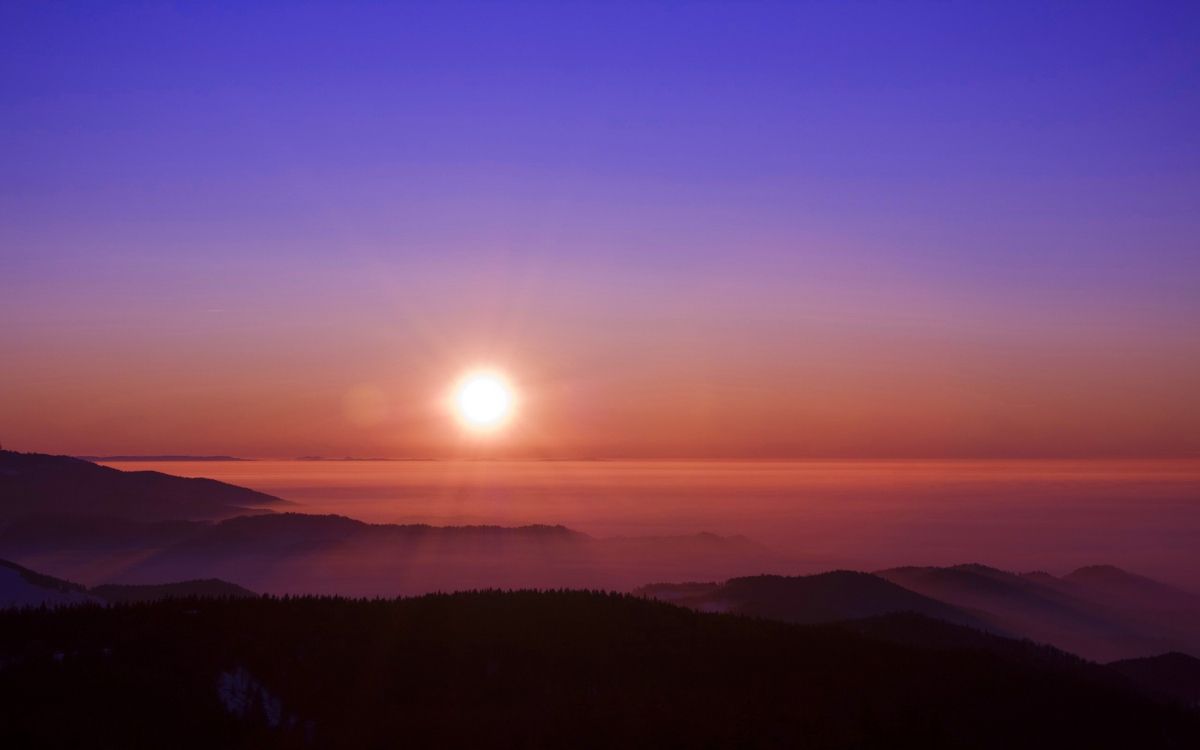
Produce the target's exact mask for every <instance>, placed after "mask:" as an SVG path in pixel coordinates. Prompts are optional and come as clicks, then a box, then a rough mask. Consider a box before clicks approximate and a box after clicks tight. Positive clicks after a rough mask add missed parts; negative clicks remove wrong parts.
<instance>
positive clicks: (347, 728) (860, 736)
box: [0, 592, 1200, 750]
mask: <svg viewBox="0 0 1200 750" xmlns="http://www.w3.org/2000/svg"><path fill="white" fill-rule="evenodd" d="M942 627H945V626H944V625H942ZM0 664H2V665H3V667H0V746H4V747H31V746H38V747H47V746H57V747H82V746H91V747H97V746H105V747H124V748H131V747H180V748H182V747H268V748H270V747H304V746H315V747H347V748H350V747H353V748H369V747H397V746H402V745H403V746H414V747H433V746H437V747H631V746H640V747H696V746H704V747H730V746H741V747H789V748H791V747H799V748H851V747H921V748H939V747H955V748H962V747H980V748H1011V747H1022V748H1055V749H1056V750H1060V749H1061V748H1068V747H1088V748H1131V747H1138V748H1171V747H1178V748H1192V747H1200V716H1198V715H1197V714H1196V713H1194V712H1190V711H1188V710H1186V709H1184V708H1182V707H1179V706H1173V705H1171V704H1169V703H1160V702H1157V701H1155V700H1154V699H1152V698H1149V697H1146V696H1145V695H1144V694H1142V693H1139V692H1137V691H1136V690H1135V688H1134V687H1133V686H1132V685H1131V684H1129V683H1128V682H1127V681H1126V680H1124V679H1123V678H1121V677H1120V676H1119V675H1115V674H1113V673H1111V672H1109V671H1108V670H1106V669H1104V668H1102V667H1099V666H1097V665H1094V664H1089V663H1087V662H1083V661H1081V660H1076V659H1072V658H1069V657H1064V658H1062V659H1049V660H1048V659H1044V658H1037V659H1034V658H1031V659H1026V658H1024V657H1022V655H1021V651H1020V649H1016V650H1013V651H1012V652H1009V653H997V652H995V651H989V650H986V649H973V648H962V649H954V650H947V649H940V650H935V649H925V648H921V647H918V646H913V645H903V644H900V643H896V642H894V641H892V642H889V641H887V640H883V639H877V638H873V637H870V636H868V635H863V634H860V633H856V632H852V631H851V630H850V629H847V628H841V627H837V626H800V625H789V624H784V623H779V622H771V621H765V620H757V619H750V618H744V617H736V616H730V615H718V614H702V613H697V612H694V611H691V610H687V609H683V608H679V607H674V606H670V605H666V604H661V603H657V602H653V601H648V600H643V599H637V598H633V597H628V596H621V595H614V594H599V593H589V592H546V593H537V592H511V593H499V592H482V593H462V594H453V595H433V596H426V597H422V598H417V599H402V600H388V601H383V600H376V601H362V600H360V601H351V600H345V599H336V598H293V599H269V598H262V599H241V600H233V599H223V600H200V599H192V600H186V599H185V600H173V601H168V602H159V603H154V604H135V605H118V606H114V607H110V608H101V607H75V608H66V609H60V610H56V611H36V610H34V611H29V610H27V611H20V612H4V613H0ZM64 717H69V718H70V720H69V721H64V720H63V719H64Z"/></svg>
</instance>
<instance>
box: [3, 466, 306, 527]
mask: <svg viewBox="0 0 1200 750" xmlns="http://www.w3.org/2000/svg"><path fill="white" fill-rule="evenodd" d="M288 505H290V503H288V502H287V501H285V500H282V499H280V498H278V497H274V496H272V495H267V494H264V493H262V492H255V491H254V490H249V489H246V488H244V487H237V486H235V485H232V484H226V483H224V482H218V481H216V480H213V479H187V478H184V477H176V476H171V475H169V474H163V473H160V472H157V471H118V470H117V469H112V468H109V467H107V466H99V465H97V464H94V463H91V462H90V461H83V460H81V459H78V458H71V457H70V456H48V455H45V454H40V453H17V452H14V451H0V524H3V523H5V522H7V521H10V520H13V519H16V518H20V517H22V516H26V515H30V514H39V515H50V514H56V515H69V516H109V517H117V518H127V519H130V520H137V521H162V520H179V519H187V520H196V519H216V518H229V517H231V516H236V515H244V514H247V513H266V512H270V511H271V510H272V509H275V508H281V507H286V506H288Z"/></svg>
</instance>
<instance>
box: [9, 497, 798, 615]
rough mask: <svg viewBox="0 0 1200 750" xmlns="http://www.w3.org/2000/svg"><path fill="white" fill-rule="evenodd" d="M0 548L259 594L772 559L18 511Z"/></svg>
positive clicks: (627, 578)
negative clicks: (225, 584) (221, 583)
mask: <svg viewBox="0 0 1200 750" xmlns="http://www.w3.org/2000/svg"><path fill="white" fill-rule="evenodd" d="M0 555H3V556H6V557H8V558H10V559H15V560H17V561H19V562H21V563H22V564H25V565H29V566H32V567H36V568H38V569H41V570H47V571H50V572H52V573H53V574H55V575H60V576H63V577H66V578H71V579H73V580H81V581H84V582H85V583H88V584H89V585H91V584H95V583H100V582H110V581H117V582H121V583H156V582H158V581H163V580H180V579H196V578H221V579H224V580H230V581H235V582H237V583H239V584H241V585H244V586H247V587H249V588H252V589H254V590H257V591H265V592H272V593H293V594H299V593H321V594H344V595H348V596H396V595H400V594H406V595H411V594H420V593H428V592H432V591H447V590H455V589H467V588H487V587H494V586H509V587H523V586H536V587H541V588H557V587H575V588H608V589H629V588H632V587H634V586H636V585H638V584H639V583H641V582H642V581H644V580H645V578H646V577H647V576H664V577H665V576H667V575H687V574H690V573H694V572H696V571H700V572H708V573H709V574H713V573H715V574H718V575H719V574H721V573H722V572H725V571H731V570H733V571H737V570H761V569H763V568H764V567H768V568H769V567H772V566H774V565H776V564H778V559H777V558H776V557H775V556H774V555H773V554H772V553H771V552H770V551H769V550H767V549H765V548H763V547H761V546H759V545H757V544H755V543H754V542H752V541H750V540H747V539H745V538H742V537H721V536H717V535H714V534H696V535H689V536H676V537H645V538H638V537H621V538H613V539H601V538H595V537H592V536H589V535H587V534H583V533H580V532H578V531H573V530H571V529H567V528H565V527H563V526H522V527H513V528H509V527H500V526H451V527H437V526H427V525H423V524H412V525H396V524H368V523H364V522H362V521H357V520H355V519H352V518H346V517H344V516H333V515H306V514H300V513H272V514H263V515H256V516H240V517H236V518H230V519H225V520H222V521H218V522H207V521H156V522H146V523H143V522H137V521H130V520H127V519H122V518H111V517H87V516H63V515H53V516H45V515H42V516H33V515H31V516H25V517H23V518H20V519H17V520H14V521H11V522H9V523H8V524H7V525H5V526H4V527H2V528H0Z"/></svg>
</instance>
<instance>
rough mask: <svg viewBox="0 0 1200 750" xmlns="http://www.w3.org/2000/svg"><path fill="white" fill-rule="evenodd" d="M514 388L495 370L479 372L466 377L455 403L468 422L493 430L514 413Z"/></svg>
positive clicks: (474, 425) (461, 417) (462, 416)
mask: <svg viewBox="0 0 1200 750" xmlns="http://www.w3.org/2000/svg"><path fill="white" fill-rule="evenodd" d="M513 400H514V399H513V391H512V388H511V387H509V385H508V383H507V382H506V381H505V380H504V378H503V377H501V376H500V375H498V374H496V373H494V372H476V373H472V374H470V375H468V376H466V377H465V378H463V379H462V380H461V381H460V382H459V384H458V388H457V390H456V391H455V394H454V406H455V409H456V410H457V412H458V416H459V419H461V420H462V421H463V423H464V424H466V425H468V426H470V427H475V428H478V429H489V428H494V427H498V426H500V425H501V424H503V423H504V422H505V421H506V420H507V419H508V417H509V415H510V414H511V413H512V407H513Z"/></svg>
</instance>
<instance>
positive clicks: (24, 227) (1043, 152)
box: [0, 2, 1200, 457]
mask: <svg viewBox="0 0 1200 750" xmlns="http://www.w3.org/2000/svg"><path fill="white" fill-rule="evenodd" d="M476 364H492V365H495V366H498V367H500V368H502V369H504V370H506V371H507V372H508V373H509V375H510V376H511V377H512V379H513V380H515V381H516V382H518V383H519V384H520V385H521V389H522V399H523V402H522V410H521V413H520V415H519V418H518V419H517V420H516V421H515V422H514V423H513V425H512V427H511V429H510V430H508V431H507V432H506V434H504V435H503V436H497V437H496V438H494V439H493V441H492V444H490V445H488V446H485V447H480V446H478V445H476V444H474V442H473V441H471V440H468V439H465V438H464V437H463V436H462V435H461V434H460V433H459V430H458V427H457V426H456V425H455V423H454V422H453V420H450V419H448V418H447V416H446V415H445V414H444V413H442V410H441V406H440V399H441V398H442V397H443V395H444V389H445V388H446V387H447V386H448V385H449V384H450V383H451V382H452V381H453V380H454V379H455V378H456V377H457V376H458V374H459V373H460V372H461V371H462V370H464V369H465V368H468V367H470V366H473V365H476ZM1198 385H1200V4H1197V3H1195V2H1180V3H1150V2H1127V3H1105V2H1081V3H1046V2H1029V3H1024V2H997V3H992V4H985V3H978V2H971V3H942V2H938V3H931V4H918V3H890V2H872V3H833V2H829V3H798V2H795V3H784V4H771V3H753V2H745V3H729V4H722V3H666V2H659V3H654V2H645V3H637V4H620V3H610V2H606V3H570V2H568V3H561V2H559V3H548V4H544V5H542V4H511V3H505V4H502V3H483V4H455V3H447V2H438V3H429V4H413V3H410V4H389V3H331V4H312V3H255V4H251V3H229V4H212V3H154V2H140V3H129V4H120V3H41V2H7V3H4V4H3V6H2V7H0V440H3V441H4V444H5V445H6V446H7V447H13V448H18V449H23V450H43V451H50V452H68V453H100V454H111V453H233V454H243V455H258V456H294V455H302V454H325V455H344V454H352V455H390V456H406V455H408V456H440V455H458V454H461V453H463V452H468V453H477V452H479V451H480V450H485V451H487V452H489V453H504V454H507V455H523V456H561V457H567V456H750V457H754V456H1060V455H1069V456H1112V455H1123V456H1124V455H1129V456H1176V455H1200V397H1198V396H1197V388H1198Z"/></svg>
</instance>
